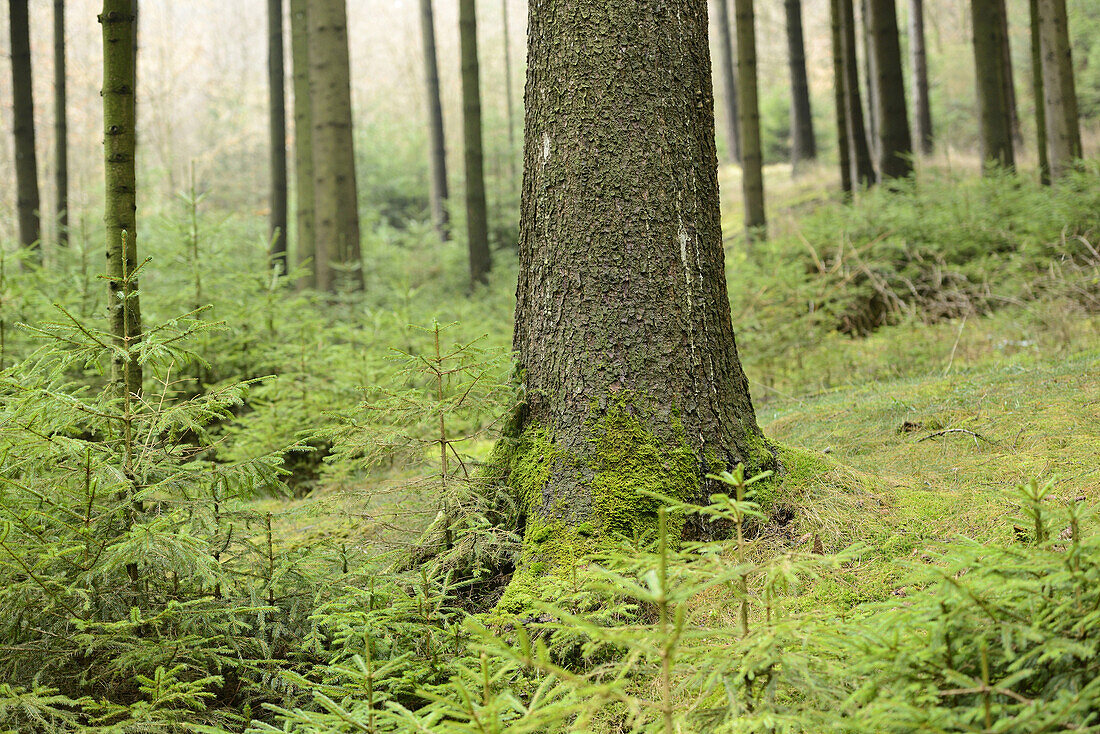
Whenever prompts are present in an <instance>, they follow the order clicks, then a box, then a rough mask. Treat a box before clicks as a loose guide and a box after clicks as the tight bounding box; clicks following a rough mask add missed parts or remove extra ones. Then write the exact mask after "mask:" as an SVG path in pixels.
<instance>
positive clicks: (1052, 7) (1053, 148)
mask: <svg viewBox="0 0 1100 734" xmlns="http://www.w3.org/2000/svg"><path fill="white" fill-rule="evenodd" d="M1039 42H1040V47H1041V49H1042V54H1043V59H1042V61H1043V91H1044V93H1045V94H1044V99H1045V105H1046V123H1047V145H1048V146H1049V156H1050V172H1051V176H1052V177H1053V178H1055V179H1058V178H1061V177H1062V176H1063V175H1065V174H1066V173H1067V172H1068V171H1069V170H1070V169H1072V168H1073V165H1074V161H1076V160H1077V159H1078V158H1080V157H1081V127H1080V123H1079V121H1078V117H1077V92H1076V89H1075V87H1074V79H1073V54H1072V51H1071V49H1070V45H1069V26H1068V24H1067V20H1066V1H1065V0H1039Z"/></svg>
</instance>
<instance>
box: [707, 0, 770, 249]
mask: <svg viewBox="0 0 1100 734" xmlns="http://www.w3.org/2000/svg"><path fill="white" fill-rule="evenodd" d="M752 3H753V0H734V5H733V7H734V10H735V11H736V12H735V18H736V22H737V92H738V94H737V96H738V103H739V105H740V109H739V110H738V111H739V113H740V119H741V125H740V127H741V193H742V195H743V198H744V202H745V234H746V237H747V238H748V239H749V241H752V240H756V239H766V238H767V219H766V217H765V215H764V155H763V151H762V149H761V145H760V104H759V101H758V93H757V89H756V28H755V18H754V16H753V8H752ZM708 55H709V54H708Z"/></svg>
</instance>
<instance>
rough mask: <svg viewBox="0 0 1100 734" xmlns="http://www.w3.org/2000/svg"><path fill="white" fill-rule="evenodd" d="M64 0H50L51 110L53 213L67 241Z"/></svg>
mask: <svg viewBox="0 0 1100 734" xmlns="http://www.w3.org/2000/svg"><path fill="white" fill-rule="evenodd" d="M65 68H66V67H65V0H54V3H53V114H54V158H55V159H56V160H55V161H54V164H55V173H54V183H55V187H56V189H57V199H56V201H55V202H54V217H55V219H56V221H57V244H58V245H59V246H61V247H65V246H66V245H68V244H69V124H68V109H67V108H68V101H67V100H66V96H67V95H66V92H67V89H68V85H67V83H66V74H65Z"/></svg>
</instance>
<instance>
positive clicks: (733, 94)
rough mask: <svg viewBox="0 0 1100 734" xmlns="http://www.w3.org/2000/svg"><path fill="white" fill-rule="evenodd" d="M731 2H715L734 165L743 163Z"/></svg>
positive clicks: (727, 140) (728, 136) (723, 88)
mask: <svg viewBox="0 0 1100 734" xmlns="http://www.w3.org/2000/svg"><path fill="white" fill-rule="evenodd" d="M729 3H730V0H715V2H714V4H715V6H716V7H717V8H718V53H719V55H718V70H719V76H721V77H722V101H723V102H724V103H725V110H724V112H725V115H726V145H727V146H728V147H729V154H730V158H732V159H733V162H734V163H740V162H741V116H740V115H739V114H738V112H737V75H736V72H734V62H733V34H732V33H731V32H730V28H731V27H732V24H731V23H730V6H729Z"/></svg>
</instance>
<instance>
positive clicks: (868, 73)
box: [859, 0, 879, 161]
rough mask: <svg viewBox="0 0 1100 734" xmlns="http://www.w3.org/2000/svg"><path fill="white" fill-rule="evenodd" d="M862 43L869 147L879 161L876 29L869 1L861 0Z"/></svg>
mask: <svg viewBox="0 0 1100 734" xmlns="http://www.w3.org/2000/svg"><path fill="white" fill-rule="evenodd" d="M859 8H860V10H859V17H860V21H861V22H860V30H861V31H862V33H861V34H860V41H861V43H862V44H863V78H864V80H865V81H866V83H867V145H868V146H869V147H870V149H871V159H872V160H875V161H877V160H878V157H879V144H878V143H879V138H878V123H879V119H878V90H877V88H876V87H875V80H876V79H877V78H878V73H877V72H876V71H875V53H874V49H873V46H874V35H875V34H874V29H873V28H872V27H871V6H870V4H869V0H860V3H859Z"/></svg>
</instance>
